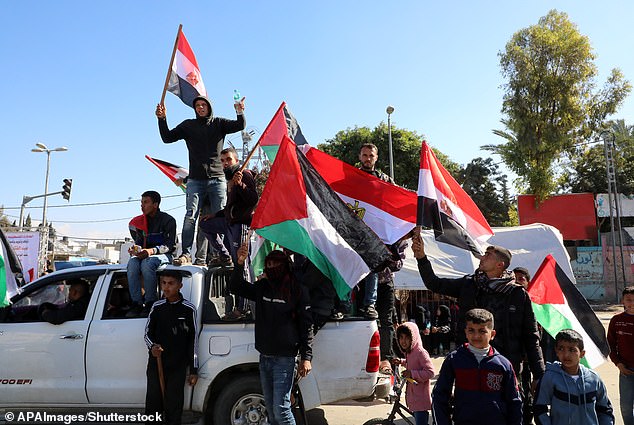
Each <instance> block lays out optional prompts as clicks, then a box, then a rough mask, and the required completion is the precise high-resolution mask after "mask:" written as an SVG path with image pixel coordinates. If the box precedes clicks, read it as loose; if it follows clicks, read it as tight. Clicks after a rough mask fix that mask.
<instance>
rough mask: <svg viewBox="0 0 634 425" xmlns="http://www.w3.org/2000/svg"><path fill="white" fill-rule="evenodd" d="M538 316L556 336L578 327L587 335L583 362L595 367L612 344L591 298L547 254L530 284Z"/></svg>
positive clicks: (602, 359) (540, 322)
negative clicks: (593, 307) (589, 300)
mask: <svg viewBox="0 0 634 425" xmlns="http://www.w3.org/2000/svg"><path fill="white" fill-rule="evenodd" d="M528 294H529V295H530V297H531V301H532V304H533V311H534V312H535V318H536V319H537V321H538V322H539V324H540V325H542V327H543V328H544V329H545V330H546V332H548V333H549V334H550V335H551V336H552V337H553V338H554V337H555V336H556V335H557V333H558V332H559V331H561V330H562V329H574V330H575V331H577V332H579V333H580V334H581V336H582V337H583V343H584V347H585V350H586V355H585V357H584V358H583V359H581V363H583V364H584V365H585V366H587V367H590V368H595V367H597V366H599V365H600V364H601V363H603V362H604V361H605V359H606V358H607V356H608V354H609V353H610V348H609V346H608V341H607V339H606V337H605V329H604V328H603V325H602V324H601V321H599V319H598V318H597V316H596V314H594V311H592V308H591V307H590V304H588V301H587V300H586V299H585V298H584V296H583V295H582V294H581V292H579V290H578V289H577V287H576V286H575V285H574V284H573V283H572V282H571V281H570V279H569V278H568V276H566V273H565V272H564V271H563V270H562V269H561V267H559V265H558V264H557V261H555V259H554V258H553V256H552V255H550V254H549V255H547V256H546V258H545V259H544V261H543V262H542V265H541V266H539V269H538V270H537V273H535V277H533V280H531V283H530V284H529V285H528Z"/></svg>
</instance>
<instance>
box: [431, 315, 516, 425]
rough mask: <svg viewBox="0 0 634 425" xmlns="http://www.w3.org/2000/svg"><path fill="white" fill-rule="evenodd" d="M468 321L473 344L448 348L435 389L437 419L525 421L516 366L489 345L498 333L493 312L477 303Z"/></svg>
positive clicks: (445, 422)
mask: <svg viewBox="0 0 634 425" xmlns="http://www.w3.org/2000/svg"><path fill="white" fill-rule="evenodd" d="M465 322H466V325H465V333H466V335H467V341H468V343H466V344H464V345H463V346H461V347H459V348H458V349H456V350H454V351H452V352H451V353H449V355H448V356H447V358H446V359H445V361H444V362H443V364H442V368H441V369H440V375H439V376H438V380H437V381H436V386H435V387H434V390H433V392H432V413H433V415H434V420H435V423H436V424H437V425H451V424H456V425H464V424H483V425H484V424H486V425H498V424H499V425H502V424H504V425H520V424H521V423H522V400H521V398H520V394H519V391H518V388H517V381H516V379H515V373H514V372H513V366H511V363H510V362H509V361H508V360H507V358H506V357H504V356H502V355H501V354H500V353H499V352H498V351H497V350H496V349H495V348H493V347H491V345H490V344H489V342H490V341H491V340H492V339H493V337H494V336H495V330H493V315H492V314H491V313H490V312H489V311H487V310H484V309H480V308H474V309H472V310H469V311H468V312H467V313H466V314H465ZM452 389H453V400H452Z"/></svg>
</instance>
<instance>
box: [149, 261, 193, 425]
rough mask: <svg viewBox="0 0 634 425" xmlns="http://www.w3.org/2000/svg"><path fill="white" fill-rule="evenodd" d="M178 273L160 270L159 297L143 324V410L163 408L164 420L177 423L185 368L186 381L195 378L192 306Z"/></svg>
mask: <svg viewBox="0 0 634 425" xmlns="http://www.w3.org/2000/svg"><path fill="white" fill-rule="evenodd" d="M182 279H183V278H182V276H181V275H180V273H178V272H176V271H174V270H166V271H164V272H162V273H161V290H162V291H163V299H161V300H160V301H157V302H156V303H154V305H153V306H152V309H151V310H150V315H149V316H148V319H147V324H146V325H145V344H146V345H147V347H148V364H147V372H146V374H147V392H146V395H145V413H146V414H148V415H154V418H155V419H156V418H157V416H156V415H157V414H160V413H161V412H165V421H164V423H166V424H175V425H180V423H181V416H182V414H183V387H184V386H185V380H186V378H187V371H188V369H189V379H187V381H188V383H189V385H191V386H194V385H196V382H197V381H198V355H197V353H198V330H197V322H196V307H195V306H194V305H193V304H192V303H190V302H189V301H187V300H186V299H184V298H183V295H182V294H181V293H180V290H181V288H182V287H183V281H182ZM159 357H160V358H161V360H162V365H163V375H164V380H165V394H164V395H162V394H161V384H160V381H159V371H158V361H157V358H159Z"/></svg>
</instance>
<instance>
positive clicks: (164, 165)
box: [145, 155, 189, 192]
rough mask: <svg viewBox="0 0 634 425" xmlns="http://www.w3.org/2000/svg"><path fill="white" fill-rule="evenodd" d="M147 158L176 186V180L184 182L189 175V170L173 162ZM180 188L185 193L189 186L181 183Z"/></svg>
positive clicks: (147, 156)
mask: <svg viewBox="0 0 634 425" xmlns="http://www.w3.org/2000/svg"><path fill="white" fill-rule="evenodd" d="M145 157H146V158H147V160H148V161H150V162H151V163H152V164H154V165H156V166H157V167H158V169H159V170H161V172H162V173H163V174H165V175H166V176H167V177H168V178H169V179H170V180H171V181H172V182H174V184H176V180H179V179H180V180H182V179H184V178H185V177H187V176H188V175H189V170H187V168H183V167H181V166H180V165H176V164H172V163H171V162H167V161H163V160H162V159H157V158H152V157H151V156H149V155H145ZM178 187H180V188H181V190H182V191H183V192H185V189H186V188H187V185H186V184H185V183H182V182H180V184H179V185H178Z"/></svg>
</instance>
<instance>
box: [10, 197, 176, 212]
mask: <svg viewBox="0 0 634 425" xmlns="http://www.w3.org/2000/svg"><path fill="white" fill-rule="evenodd" d="M180 196H185V194H184V193H182V194H179V195H167V196H162V197H161V199H169V198H177V197H180ZM130 202H141V199H140V198H139V199H126V200H125V201H106V202H90V203H84V204H60V205H49V206H48V208H68V207H94V206H98V205H112V204H126V203H130ZM20 208H22V207H21V206H20V207H3V209H5V210H19V209H20ZM25 208H29V209H39V208H42V206H34V207H29V206H26V207H25Z"/></svg>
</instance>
